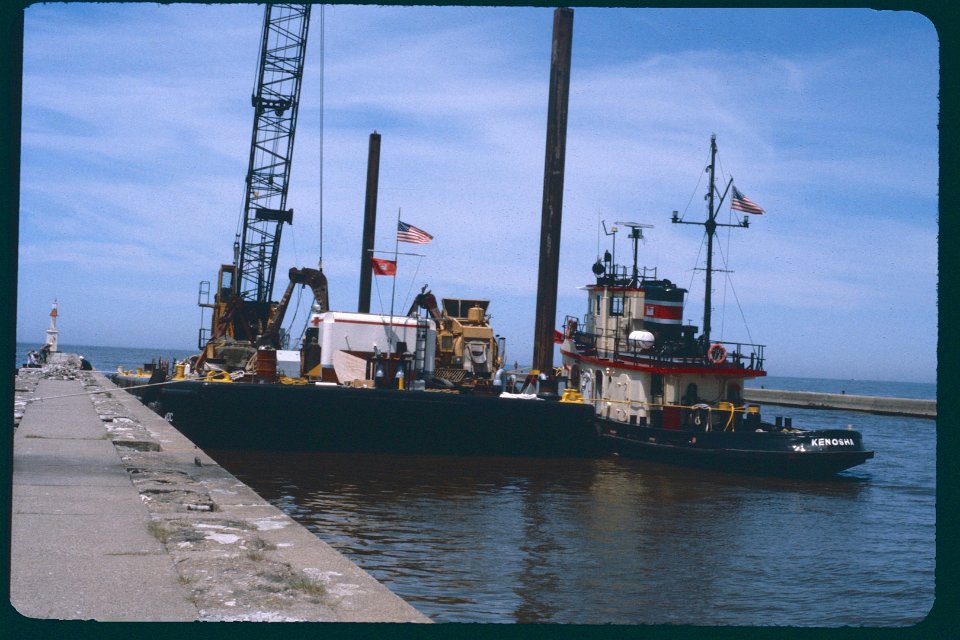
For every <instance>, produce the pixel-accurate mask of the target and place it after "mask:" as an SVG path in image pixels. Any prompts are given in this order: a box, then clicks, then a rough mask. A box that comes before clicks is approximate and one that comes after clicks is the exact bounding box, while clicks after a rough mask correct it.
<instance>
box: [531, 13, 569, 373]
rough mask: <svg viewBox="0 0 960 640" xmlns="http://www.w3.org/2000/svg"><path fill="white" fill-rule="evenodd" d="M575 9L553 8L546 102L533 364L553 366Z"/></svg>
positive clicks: (548, 368) (543, 368)
mask: <svg viewBox="0 0 960 640" xmlns="http://www.w3.org/2000/svg"><path fill="white" fill-rule="evenodd" d="M572 42H573V10H572V9H567V8H560V9H556V10H555V11H554V12H553V51H552V54H551V62H550V97H549V104H548V107H547V148H546V158H545V161H544V168H543V212H542V214H541V219H540V269H539V275H538V279H537V310H536V323H535V327H534V336H533V340H534V342H533V368H534V369H539V370H540V371H543V372H550V371H552V369H553V345H554V342H553V332H554V330H555V328H556V327H555V324H556V315H557V277H558V275H559V270H560V218H561V214H562V212H563V170H564V159H565V157H566V147H567V107H568V104H569V101H570V52H571V44H572Z"/></svg>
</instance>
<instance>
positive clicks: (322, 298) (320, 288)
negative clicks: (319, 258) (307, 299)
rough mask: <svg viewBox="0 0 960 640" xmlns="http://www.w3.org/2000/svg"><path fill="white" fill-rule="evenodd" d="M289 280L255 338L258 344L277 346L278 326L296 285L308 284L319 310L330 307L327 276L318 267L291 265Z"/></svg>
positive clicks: (325, 309) (281, 321)
mask: <svg viewBox="0 0 960 640" xmlns="http://www.w3.org/2000/svg"><path fill="white" fill-rule="evenodd" d="M289 277H290V282H289V283H288V284H287V289H286V291H284V292H283V297H281V298H280V302H279V303H277V307H276V309H274V311H273V313H272V314H270V319H269V320H268V322H267V328H266V329H265V330H264V332H263V335H261V336H260V337H259V338H258V339H257V344H258V345H260V346H274V347H275V346H277V344H278V342H279V335H280V326H281V325H282V324H283V317H284V316H285V315H286V314H287V307H288V306H289V305H290V296H291V295H293V289H294V287H296V286H297V285H301V286H308V287H310V289H311V290H312V291H313V298H314V300H316V302H317V306H318V307H320V310H321V311H327V310H329V308H330V298H329V293H328V290H327V276H325V275H323V271H320V270H319V269H310V268H308V267H304V268H302V269H298V268H296V267H292V268H291V269H290V272H289Z"/></svg>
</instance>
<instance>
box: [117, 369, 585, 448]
mask: <svg viewBox="0 0 960 640" xmlns="http://www.w3.org/2000/svg"><path fill="white" fill-rule="evenodd" d="M160 389H161V390H160V392H159V396H158V398H157V402H158V403H159V406H158V407H157V409H158V411H159V412H160V413H161V414H162V415H164V414H166V413H168V412H169V413H171V414H172V422H173V425H174V426H175V427H176V428H177V429H178V430H179V431H180V432H182V433H183V434H184V435H185V436H187V437H188V438H189V439H190V440H192V441H193V442H194V443H195V444H196V445H198V446H199V447H201V448H204V449H259V450H274V451H305V450H310V451H353V452H361V451H362V452H391V453H416V454H436V455H515V456H591V455H598V454H599V453H600V452H601V449H600V445H599V438H598V434H597V427H596V423H595V421H594V414H593V409H592V407H589V406H586V405H580V404H570V403H561V402H553V401H544V400H521V399H512V398H511V399H505V398H499V397H496V396H493V397H491V396H482V395H464V394H452V393H438V392H430V391H396V390H382V389H354V388H350V387H336V386H318V385H283V384H244V383H217V382H199V381H186V382H176V383H172V384H168V385H165V386H163V387H161V388H160ZM129 391H131V392H132V393H135V394H136V393H137V391H138V390H137V388H136V387H134V388H130V389H129Z"/></svg>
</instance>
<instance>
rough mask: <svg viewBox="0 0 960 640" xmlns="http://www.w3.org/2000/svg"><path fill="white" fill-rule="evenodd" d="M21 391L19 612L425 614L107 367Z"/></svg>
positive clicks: (289, 616) (210, 616) (16, 490)
mask: <svg viewBox="0 0 960 640" xmlns="http://www.w3.org/2000/svg"><path fill="white" fill-rule="evenodd" d="M57 378H59V379H57ZM16 385H17V393H16V406H15V416H16V417H18V418H20V421H19V425H18V426H17V427H16V431H15V435H14V450H13V478H12V482H13V486H12V523H11V574H10V600H11V603H12V605H13V606H14V607H15V608H16V610H17V611H18V612H19V613H20V614H21V615H23V616H26V617H28V618H40V619H70V620H78V619H79V620H85V619H93V620H99V621H193V620H203V621H219V620H252V621H332V622H429V621H430V620H429V618H427V617H426V616H424V615H422V614H420V613H419V612H418V611H416V610H415V609H414V608H413V607H412V606H410V605H409V604H407V603H406V602H404V601H403V600H402V599H400V598H399V597H398V596H396V595H395V594H393V593H392V592H390V591H389V590H388V589H387V588H386V587H385V586H383V585H382V584H380V583H379V582H377V581H376V580H375V579H374V578H372V577H371V576H370V575H369V574H367V573H366V572H364V571H363V570H362V569H360V568H359V567H357V566H356V565H354V564H353V563H351V562H350V561H349V560H347V559H346V558H345V557H344V556H342V555H341V554H340V553H338V552H337V551H336V550H334V549H333V548H331V547H329V546H328V545H327V544H325V543H324V542H322V541H321V540H319V539H317V538H316V537H315V536H314V535H313V534H311V533H310V532H309V531H307V530H306V529H304V528H303V527H301V526H300V525H299V524H297V523H295V522H294V521H293V520H291V519H290V518H289V517H287V516H286V515H284V514H283V513H282V512H281V511H279V510H278V509H277V508H275V507H273V506H272V505H270V504H269V503H267V502H266V501H265V500H263V499H262V498H260V497H259V496H258V495H256V493H254V492H253V491H252V490H251V489H250V488H249V487H247V486H246V485H244V484H242V483H241V482H240V481H239V480H237V479H236V478H235V477H234V476H232V475H231V474H229V473H228V472H227V471H226V470H224V469H223V468H222V467H220V466H219V465H218V464H217V463H216V462H215V461H214V460H213V459H211V458H210V457H209V456H207V455H206V454H205V453H204V452H203V451H201V450H199V449H197V448H196V447H195V446H194V445H193V443H191V442H190V441H189V440H187V439H186V438H185V437H184V436H183V435H181V434H180V433H179V432H177V431H176V430H175V429H173V427H172V426H171V425H169V424H168V423H167V422H165V421H164V420H163V419H162V418H160V417H159V416H157V415H156V414H154V413H153V412H151V411H150V410H149V409H148V408H147V407H145V406H143V405H142V404H140V402H138V401H137V400H136V399H135V398H133V397H132V396H130V395H129V394H127V393H125V392H123V391H121V390H119V389H117V388H116V387H115V386H114V385H113V383H112V382H110V381H109V380H107V379H106V378H104V377H103V376H102V375H100V374H97V373H91V372H85V371H77V370H75V369H74V370H68V369H65V368H64V369H63V370H62V371H61V372H59V375H57V372H54V374H53V375H51V373H50V367H45V368H44V369H43V370H39V369H34V370H21V371H20V373H19V375H18V378H17V381H16ZM101 390H102V391H104V392H105V393H92V392H97V391H101Z"/></svg>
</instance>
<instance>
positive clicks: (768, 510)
mask: <svg viewBox="0 0 960 640" xmlns="http://www.w3.org/2000/svg"><path fill="white" fill-rule="evenodd" d="M38 347H39V345H22V349H21V345H18V349H17V351H18V363H19V362H22V361H23V358H24V357H25V355H24V354H25V353H26V350H27V349H29V348H34V349H35V348H38ZM61 350H63V351H70V352H74V353H81V354H83V355H85V356H86V357H87V358H88V359H90V360H91V361H92V362H93V363H94V365H95V366H96V368H97V369H102V370H107V371H112V370H115V369H116V367H117V365H122V366H124V367H125V368H128V369H129V368H135V367H136V366H138V365H141V364H143V363H144V362H149V361H150V360H151V359H153V358H157V357H163V358H169V359H173V358H182V357H184V356H186V355H190V354H191V353H192V352H190V351H176V350H160V349H139V350H138V349H112V348H107V347H70V346H66V345H64V346H63V347H61ZM758 382H759V383H758V384H757V385H756V386H760V385H761V384H762V385H763V386H765V387H766V388H778V389H788V390H808V391H824V392H831V393H840V392H845V393H848V394H857V395H897V396H901V397H920V398H928V399H933V398H935V397H936V387H935V385H930V384H928V385H923V384H907V383H889V382H869V381H868V382H865V381H848V380H808V379H797V378H774V377H769V378H765V379H763V380H762V381H758ZM765 412H766V414H767V415H768V416H772V415H789V416H793V419H794V424H795V425H797V426H806V427H825V428H841V429H846V428H848V427H850V426H852V427H853V428H855V429H857V430H859V431H861V432H862V433H863V437H864V443H865V444H866V446H867V447H868V448H870V449H873V450H874V451H875V452H876V457H875V458H874V459H873V460H870V461H868V462H867V463H865V464H864V465H862V466H860V467H856V468H854V469H852V470H850V471H848V472H846V473H844V474H842V475H840V476H838V477H837V478H836V479H835V480H830V481H817V482H809V481H799V480H784V479H765V478H754V477H749V476H740V475H732V474H723V473H715V472H706V471H695V470H689V469H684V468H680V467H671V466H668V465H660V464H655V463H650V462H643V461H636V460H629V459H624V458H619V457H616V456H608V457H603V458H598V459H587V460H581V459H553V460H550V459H531V458H445V457H426V456H390V455H357V454H318V453H293V454H266V453H257V452H249V451H244V452H239V451H211V452H208V453H210V454H211V455H213V457H214V458H215V459H216V460H218V461H219V462H220V463H221V464H223V465H224V466H225V467H226V468H227V469H229V470H230V471H231V472H232V473H234V474H235V475H237V476H238V477H239V478H240V479H242V480H243V481H244V482H246V483H247V484H249V485H250V486H251V487H253V488H254V489H255V490H257V491H258V492H259V493H260V494H261V495H262V496H264V497H265V498H266V499H267V500H269V501H270V502H272V503H273V504H275V505H276V506H277V507H279V508H280V509H282V510H283V511H285V512H286V513H287V514H288V515H290V516H291V517H292V518H294V519H295V520H297V521H298V522H300V523H301V524H302V525H303V526H305V527H306V528H308V529H309V530H310V531H312V532H313V533H315V534H316V535H317V536H318V537H319V538H320V539H322V540H324V541H325V542H327V543H329V544H330V545H332V546H333V547H335V548H336V549H338V550H339V551H341V552H342V553H343V554H344V555H346V556H347V557H348V558H350V559H351V560H353V561H354V562H355V563H357V564H358V565H359V566H361V567H363V568H364V569H365V570H367V571H368V572H369V573H370V574H372V575H373V576H374V577H376V578H377V579H378V580H380V581H381V582H383V583H384V584H386V585H387V586H388V587H389V588H390V589H391V590H393V591H394V592H395V593H397V594H398V595H400V596H401V597H402V598H404V599H405V600H407V601H408V602H410V603H411V604H412V605H413V606H415V607H417V608H418V609H419V610H420V611H422V612H423V613H425V614H426V615H428V616H430V617H431V618H432V619H433V620H435V621H437V622H482V623H491V622H492V623H565V624H619V625H633V624H704V625H748V626H768V625H791V626H815V627H822V626H827V627H839V626H847V625H853V626H904V625H912V624H915V623H917V622H919V621H921V620H922V619H923V618H924V617H925V616H926V614H927V613H928V612H929V610H930V608H931V607H932V605H933V601H934V569H935V566H936V554H935V534H936V527H935V522H936V444H937V431H936V422H935V421H933V420H925V419H919V418H899V417H890V416H875V415H871V414H866V413H854V412H845V411H818V410H808V409H791V408H784V407H772V406H771V407H767V408H765ZM264 428H265V429H276V428H283V424H282V420H279V419H278V422H277V423H275V424H265V425H264Z"/></svg>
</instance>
